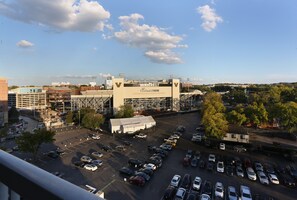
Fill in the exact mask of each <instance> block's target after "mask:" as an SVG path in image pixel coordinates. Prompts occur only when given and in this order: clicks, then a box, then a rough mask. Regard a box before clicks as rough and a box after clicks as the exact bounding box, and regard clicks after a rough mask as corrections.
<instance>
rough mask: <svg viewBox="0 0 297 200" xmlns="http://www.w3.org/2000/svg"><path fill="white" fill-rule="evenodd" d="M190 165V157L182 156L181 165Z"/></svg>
mask: <svg viewBox="0 0 297 200" xmlns="http://www.w3.org/2000/svg"><path fill="white" fill-rule="evenodd" d="M189 165H190V158H188V157H184V159H183V166H184V167H188V166H189Z"/></svg>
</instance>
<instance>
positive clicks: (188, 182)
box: [180, 174, 192, 190]
mask: <svg viewBox="0 0 297 200" xmlns="http://www.w3.org/2000/svg"><path fill="white" fill-rule="evenodd" d="M191 185H192V179H191V175H190V174H185V175H184V177H183V179H182V181H181V184H180V187H182V188H185V189H186V190H188V189H190V187H191Z"/></svg>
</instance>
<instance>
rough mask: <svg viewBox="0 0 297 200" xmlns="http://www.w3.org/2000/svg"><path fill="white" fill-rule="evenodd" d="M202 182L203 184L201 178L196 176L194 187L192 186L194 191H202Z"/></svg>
mask: <svg viewBox="0 0 297 200" xmlns="http://www.w3.org/2000/svg"><path fill="white" fill-rule="evenodd" d="M201 182H202V180H201V178H200V177H199V176H196V177H195V179H194V181H193V186H192V187H193V190H197V191H198V190H200V188H201Z"/></svg>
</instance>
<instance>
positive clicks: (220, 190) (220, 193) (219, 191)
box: [215, 182, 224, 199]
mask: <svg viewBox="0 0 297 200" xmlns="http://www.w3.org/2000/svg"><path fill="white" fill-rule="evenodd" d="M215 196H216V197H220V198H222V199H223V198H224V186H223V184H222V183H221V182H217V183H216V185H215Z"/></svg>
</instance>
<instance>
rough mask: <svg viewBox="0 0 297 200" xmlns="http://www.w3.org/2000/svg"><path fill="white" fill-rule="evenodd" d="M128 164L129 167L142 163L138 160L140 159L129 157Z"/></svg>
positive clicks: (138, 165) (137, 166) (139, 165)
mask: <svg viewBox="0 0 297 200" xmlns="http://www.w3.org/2000/svg"><path fill="white" fill-rule="evenodd" d="M128 164H129V165H130V166H131V167H135V168H139V167H141V166H142V165H143V162H142V161H140V160H137V159H129V160H128Z"/></svg>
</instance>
